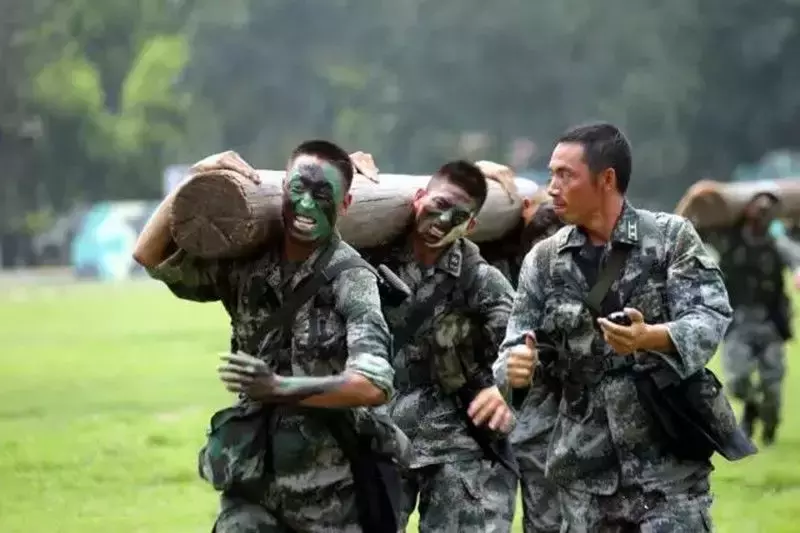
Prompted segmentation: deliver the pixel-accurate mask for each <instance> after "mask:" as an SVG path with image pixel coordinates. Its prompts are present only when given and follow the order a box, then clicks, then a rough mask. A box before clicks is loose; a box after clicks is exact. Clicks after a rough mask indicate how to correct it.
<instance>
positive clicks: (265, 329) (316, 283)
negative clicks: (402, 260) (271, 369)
mask: <svg viewBox="0 0 800 533" xmlns="http://www.w3.org/2000/svg"><path fill="white" fill-rule="evenodd" d="M335 249H336V245H335V244H333V245H331V246H330V247H329V249H328V250H326V251H325V252H323V254H322V255H321V256H320V257H319V259H318V260H317V263H316V264H315V266H314V273H313V274H312V275H311V277H309V278H308V279H306V280H305V281H304V282H303V283H301V285H300V286H299V287H297V289H296V290H295V291H293V292H292V293H291V295H290V296H289V298H287V299H286V301H284V302H283V306H282V307H281V308H280V309H278V310H277V311H275V312H274V313H272V314H271V315H269V317H267V319H266V320H265V321H264V322H263V323H262V324H261V327H260V328H259V329H258V332H257V335H256V336H255V337H254V338H256V339H259V343H260V345H259V348H258V350H257V353H261V351H262V350H263V349H264V341H265V340H266V336H267V334H268V333H269V332H270V331H273V330H275V329H278V328H281V327H284V328H286V327H289V326H291V323H292V321H293V320H294V317H295V316H296V315H297V312H298V311H299V310H300V308H301V307H303V305H304V304H305V303H306V302H307V301H308V300H310V299H311V297H312V296H314V295H315V294H316V293H317V292H319V290H320V289H321V288H322V287H323V286H325V285H327V284H328V283H330V282H332V281H333V280H335V279H336V278H337V277H338V276H339V274H341V273H342V272H344V271H346V270H350V269H353V268H366V269H367V270H369V271H370V272H373V273H374V274H375V275H376V276H377V275H378V274H377V271H376V270H375V269H374V268H373V267H372V265H370V264H369V263H367V262H366V261H365V260H364V259H363V258H362V257H360V256H352V257H348V258H345V259H343V260H342V261H339V262H336V263H334V264H332V265H331V264H329V263H330V259H331V256H332V255H333V251H334V250H335ZM329 252H330V253H329Z"/></svg>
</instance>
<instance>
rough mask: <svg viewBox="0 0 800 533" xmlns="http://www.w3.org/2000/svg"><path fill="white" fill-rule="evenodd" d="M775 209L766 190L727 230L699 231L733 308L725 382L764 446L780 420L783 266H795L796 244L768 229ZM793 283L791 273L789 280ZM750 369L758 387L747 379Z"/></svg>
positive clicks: (785, 304) (787, 305) (785, 331)
mask: <svg viewBox="0 0 800 533" xmlns="http://www.w3.org/2000/svg"><path fill="white" fill-rule="evenodd" d="M779 208H780V202H779V200H778V198H777V197H776V196H775V195H773V194H772V193H767V192H764V193H760V194H757V195H755V197H754V198H753V199H752V200H751V201H750V202H749V203H748V205H747V206H745V209H744V212H743V214H742V216H741V217H740V218H739V220H737V221H736V223H735V224H734V225H733V226H732V227H731V228H729V229H726V230H722V231H715V232H708V233H707V234H704V235H703V236H704V237H705V238H706V240H707V241H708V242H709V244H711V246H713V248H714V249H715V251H716V252H717V253H718V254H719V263H720V267H721V268H722V271H723V273H724V274H725V278H726V279H725V282H726V286H727V288H728V294H729V295H730V300H731V305H732V306H733V309H734V317H733V323H732V324H731V327H730V329H728V333H727V335H726V336H725V343H724V345H723V350H722V363H723V368H724V370H725V376H726V383H727V384H728V386H729V387H730V389H731V392H732V393H733V395H734V396H735V397H736V398H738V399H740V400H741V401H742V402H744V412H743V415H742V428H743V429H744V431H745V433H746V434H747V435H748V436H751V435H752V434H753V429H754V425H755V423H756V422H757V421H758V420H759V419H760V420H761V423H762V424H763V427H762V440H763V442H764V444H766V445H771V444H772V443H773V441H774V440H775V433H776V431H777V429H778V424H779V422H780V412H781V389H782V384H783V377H784V374H785V363H784V357H785V353H784V344H785V343H786V341H788V340H789V339H790V338H791V337H792V331H791V323H792V318H791V302H790V301H789V298H788V297H787V295H786V291H785V289H784V269H785V268H786V267H790V268H792V269H795V271H797V269H798V267H800V250H799V249H798V248H800V247H798V245H797V244H796V243H794V242H793V241H791V240H790V239H789V237H787V236H786V235H785V234H784V233H782V232H780V231H778V232H777V233H776V234H775V235H771V234H770V232H769V231H768V230H769V228H770V226H771V225H772V223H773V222H774V221H775V215H776V213H777V212H778V210H779ZM773 227H775V226H773ZM798 281H800V277H798V275H795V284H797V283H798ZM756 369H758V374H759V377H760V387H759V389H756V388H754V387H753V386H752V383H751V376H752V374H753V373H754V372H755V370H756Z"/></svg>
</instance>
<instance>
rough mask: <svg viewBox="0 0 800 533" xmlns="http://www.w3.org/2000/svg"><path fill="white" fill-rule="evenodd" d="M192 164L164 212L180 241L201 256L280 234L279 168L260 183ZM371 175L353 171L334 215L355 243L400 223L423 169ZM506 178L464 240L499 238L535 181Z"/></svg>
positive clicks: (381, 239) (396, 231)
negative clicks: (342, 210) (345, 204)
mask: <svg viewBox="0 0 800 533" xmlns="http://www.w3.org/2000/svg"><path fill="white" fill-rule="evenodd" d="M193 169H195V170H193V171H192V174H191V177H190V178H189V179H188V181H187V182H186V183H185V184H184V185H183V186H182V187H181V188H180V189H179V190H178V192H177V194H176V197H175V200H174V203H173V207H172V213H171V230H172V235H173V238H174V240H175V242H176V243H177V245H178V246H179V247H180V248H182V249H184V250H185V251H187V252H188V253H189V254H191V255H194V256H197V257H203V258H207V259H215V258H234V257H242V256H245V255H247V254H249V253H251V252H253V251H254V250H256V249H257V248H258V247H259V246H261V245H263V243H265V242H266V241H267V240H269V239H271V238H273V237H275V236H276V235H279V234H280V231H281V220H280V212H281V195H282V190H281V189H282V187H281V183H282V179H283V176H284V172H282V171H269V170H259V171H258V175H259V177H260V178H261V184H260V185H256V184H255V183H254V182H253V181H251V180H250V179H248V178H246V177H244V175H243V171H242V169H236V170H234V169H232V168H230V167H229V168H222V169H220V168H216V169H213V168H212V169H209V168H202V167H198V166H197V165H196V166H195V167H193ZM373 179H374V178H367V177H364V176H363V175H361V174H357V175H356V176H355V178H354V179H353V185H352V188H351V191H350V192H351V193H352V195H353V203H352V204H351V206H350V209H349V210H348V213H347V214H346V215H345V216H344V217H342V218H341V219H340V220H339V226H338V227H339V231H340V232H341V234H342V237H343V239H344V240H345V241H347V242H348V243H350V244H351V245H353V246H354V247H356V248H358V249H363V248H373V247H376V246H380V245H382V244H385V243H387V242H389V241H391V240H392V239H394V238H396V237H397V236H399V235H400V234H401V233H402V232H403V231H404V230H405V229H406V228H407V226H408V223H409V220H410V217H411V205H412V201H413V198H414V194H415V193H416V191H417V190H418V189H420V188H425V186H426V185H427V183H428V181H429V180H430V176H414V175H407V174H380V176H379V177H378V182H377V183H376V182H374V181H372V180H373ZM514 183H515V185H516V191H509V190H506V189H505V188H503V187H502V186H501V185H500V184H499V183H497V182H495V181H492V180H490V181H489V194H488V197H487V199H486V203H485V204H484V206H483V209H482V210H481V213H480V214H479V215H478V225H477V226H476V228H475V232H474V233H473V234H472V235H471V236H470V238H471V239H473V240H475V241H477V242H481V241H490V240H495V239H500V238H501V237H502V236H503V235H505V234H506V233H508V232H509V231H510V230H512V229H513V228H514V227H515V226H516V225H517V224H518V223H519V220H520V214H521V208H522V197H523V196H528V197H532V196H533V195H534V193H535V191H536V189H537V186H536V184H535V183H534V182H532V181H530V180H526V179H523V178H517V179H515V180H514Z"/></svg>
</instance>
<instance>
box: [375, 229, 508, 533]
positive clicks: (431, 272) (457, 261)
mask: <svg viewBox="0 0 800 533" xmlns="http://www.w3.org/2000/svg"><path fill="white" fill-rule="evenodd" d="M468 247H469V248H468ZM389 248H390V249H389V251H388V253H387V251H383V252H382V253H381V255H382V256H381V257H380V259H381V260H385V261H384V262H385V264H386V265H387V266H388V267H389V268H391V269H392V270H393V271H394V272H395V273H397V275H398V276H399V277H400V278H401V279H402V280H403V281H404V282H405V283H406V284H407V285H408V287H409V288H410V289H411V290H412V292H413V295H414V296H413V297H412V298H410V299H409V301H406V302H404V303H403V304H401V305H399V306H397V307H385V308H384V314H385V316H386V319H387V321H388V322H389V325H390V326H391V328H392V330H393V331H398V330H400V329H402V327H403V325H404V324H405V321H406V320H407V319H408V314H409V309H410V308H411V307H412V306H414V305H416V303H417V302H419V301H424V300H425V299H426V298H430V297H431V296H432V295H433V292H434V289H435V288H436V287H437V285H439V284H441V283H443V282H444V281H445V280H447V279H448V278H452V277H458V276H465V277H466V276H469V278H471V279H472V280H474V281H473V284H472V286H471V287H468V288H467V290H466V291H465V290H461V288H459V286H458V285H457V286H456V288H455V289H454V290H453V291H452V292H451V293H450V294H448V295H447V296H446V297H444V298H443V299H441V300H440V301H439V303H438V304H437V305H436V306H435V308H434V311H433V313H431V316H430V317H429V318H427V319H426V320H425V321H424V322H423V324H422V325H421V327H420V328H419V329H418V330H417V333H416V335H415V336H413V337H412V338H411V339H410V340H409V342H408V343H407V344H406V345H405V346H404V347H401V349H399V350H398V352H397V353H396V354H395V360H394V368H395V375H396V376H397V378H396V381H395V383H396V386H397V394H396V395H395V397H394V398H393V399H392V401H391V402H390V404H389V408H388V411H389V413H390V414H391V416H392V419H393V420H394V421H395V422H396V423H397V424H398V426H399V427H400V428H401V430H402V431H403V432H404V433H405V434H406V435H408V437H409V439H410V440H411V442H412V445H413V459H412V461H411V467H412V470H411V472H410V473H409V475H408V477H407V479H406V486H407V487H409V488H408V491H409V494H412V493H415V492H419V495H420V509H419V511H420V517H421V518H420V520H421V522H420V523H421V524H438V523H440V522H439V521H440V520H444V519H445V518H447V516H444V517H441V516H438V515H439V514H440V513H441V512H444V511H442V510H438V507H437V505H438V504H435V502H442V505H444V506H445V507H447V508H449V512H450V513H451V515H448V516H451V518H453V520H456V518H458V517H459V516H463V517H474V518H463V519H462V518H458V520H456V521H455V522H454V524H459V523H461V524H463V527H464V528H467V527H469V528H475V529H450V526H448V527H447V528H445V529H438V528H434V526H433V525H431V526H430V527H429V529H420V531H451V530H452V531H473V530H474V531H485V529H484V528H485V526H484V525H483V522H480V523H471V522H470V520H472V521H474V520H478V518H480V519H481V520H483V519H484V513H483V511H481V512H480V513H477V512H476V509H475V503H474V502H475V498H478V497H479V500H480V501H482V499H483V490H484V489H483V486H482V485H476V484H475V479H476V478H475V477H474V476H475V475H476V474H475V473H474V472H471V469H473V468H474V466H470V465H477V464H483V461H482V459H481V458H482V455H483V454H482V451H481V449H480V448H479V446H478V444H477V443H476V442H475V440H474V439H473V438H472V437H471V436H470V435H469V434H468V433H467V428H466V422H465V420H464V418H463V417H464V415H463V413H462V412H461V410H460V409H459V407H458V406H457V405H456V403H455V402H454V401H453V399H452V396H451V394H452V392H453V391H454V390H455V388H457V387H458V385H459V383H463V382H464V371H463V368H462V366H461V363H460V362H459V359H461V360H462V361H463V362H464V364H465V366H466V367H467V369H468V371H469V372H470V373H471V374H472V375H473V377H474V379H475V380H476V382H477V383H478V384H479V385H480V386H481V387H489V386H492V385H493V384H494V381H493V375H492V369H491V368H492V363H493V362H494V361H495V359H496V358H497V350H498V347H499V345H500V341H501V340H502V338H503V335H504V333H505V328H506V323H507V320H508V314H509V312H510V310H511V302H512V299H513V289H512V288H511V285H510V284H509V282H508V281H507V280H506V279H505V278H504V277H503V275H502V274H501V273H500V272H499V271H498V270H497V269H496V268H494V267H492V266H491V265H489V264H487V263H485V262H481V263H480V264H477V265H476V267H475V268H476V269H477V271H476V272H472V273H468V272H462V270H463V269H464V268H466V267H465V256H466V254H467V253H478V252H477V248H476V247H475V245H474V244H473V243H471V242H469V241H467V240H464V239H460V240H458V241H456V242H455V243H454V244H453V245H451V246H450V248H448V249H447V250H446V251H445V252H444V253H443V254H442V256H441V257H440V258H439V260H438V262H437V263H436V264H435V265H433V266H432V267H430V268H426V267H424V266H421V265H420V264H418V263H417V261H416V260H415V259H414V257H413V254H412V251H411V249H410V247H409V246H408V245H407V244H406V242H405V241H399V242H397V243H394V244H393V245H392V246H390V247H389ZM447 389H449V390H450V392H448V391H447ZM481 472H483V470H481ZM482 475H483V474H482ZM431 476H434V477H433V478H431ZM453 476H461V477H463V476H466V477H464V481H459V479H461V477H458V478H453ZM470 477H471V479H469V478H470ZM487 477H488V471H487V472H486V474H485V475H484V479H485V478H487ZM467 482H469V486H470V489H469V490H467V489H466V488H464V484H465V483H467ZM454 490H460V491H461V493H464V491H467V493H464V494H465V497H463V498H462V497H461V496H458V497H457V498H456V497H450V496H449V495H451V494H455V493H452V491H454ZM441 491H445V492H441ZM448 491H449V492H448ZM461 493H459V494H461ZM467 495H468V496H470V497H466V496H467ZM409 501H411V502H416V494H414V496H413V497H411V496H409ZM424 502H428V503H427V504H426V503H424ZM410 509H412V510H413V504H411V506H410ZM409 512H410V511H409ZM453 513H454V514H453ZM429 514H430V516H429ZM441 523H442V524H443V523H444V522H441ZM470 524H471V525H470ZM442 527H444V526H442Z"/></svg>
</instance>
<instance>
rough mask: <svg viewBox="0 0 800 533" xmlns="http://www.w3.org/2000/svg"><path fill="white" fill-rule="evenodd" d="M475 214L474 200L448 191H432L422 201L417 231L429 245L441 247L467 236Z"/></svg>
mask: <svg viewBox="0 0 800 533" xmlns="http://www.w3.org/2000/svg"><path fill="white" fill-rule="evenodd" d="M474 216H475V206H474V202H465V201H464V200H462V199H460V198H456V197H454V195H451V194H447V191H441V192H439V191H430V192H429V193H428V195H427V196H425V197H423V199H422V200H421V203H420V209H419V211H418V213H417V233H418V234H419V236H420V237H422V239H423V240H424V241H425V244H426V245H428V246H429V247H431V248H441V247H443V246H447V245H448V244H451V243H453V242H455V241H456V240H458V239H459V238H461V237H463V236H465V235H466V234H467V231H468V230H469V223H470V222H471V221H472V219H473V218H474Z"/></svg>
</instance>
